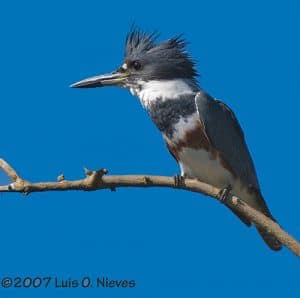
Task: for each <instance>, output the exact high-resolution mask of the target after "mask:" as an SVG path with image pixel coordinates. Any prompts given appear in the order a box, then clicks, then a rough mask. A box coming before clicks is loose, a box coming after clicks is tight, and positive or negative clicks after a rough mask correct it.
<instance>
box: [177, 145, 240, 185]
mask: <svg viewBox="0 0 300 298" xmlns="http://www.w3.org/2000/svg"><path fill="white" fill-rule="evenodd" d="M179 159H180V162H179V165H180V169H181V174H182V175H184V176H186V177H189V178H196V179H199V180H201V181H203V182H205V183H208V184H212V185H214V186H216V187H219V188H224V187H226V186H228V185H229V184H230V185H232V184H233V182H234V177H233V176H232V174H231V173H230V172H229V171H228V170H227V169H225V168H224V167H223V166H222V164H221V162H220V160H219V159H218V157H217V158H215V159H213V158H212V157H211V156H210V154H209V153H208V152H207V151H206V150H204V149H190V148H183V149H182V151H181V152H180V154H179Z"/></svg>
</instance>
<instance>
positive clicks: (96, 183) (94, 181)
mask: <svg viewBox="0 0 300 298" xmlns="http://www.w3.org/2000/svg"><path fill="white" fill-rule="evenodd" d="M84 172H85V174H86V178H85V180H86V182H87V184H86V188H87V189H89V190H90V189H97V188H101V186H103V180H102V178H103V176H104V175H106V174H108V170H107V169H100V170H97V171H91V170H89V169H84Z"/></svg>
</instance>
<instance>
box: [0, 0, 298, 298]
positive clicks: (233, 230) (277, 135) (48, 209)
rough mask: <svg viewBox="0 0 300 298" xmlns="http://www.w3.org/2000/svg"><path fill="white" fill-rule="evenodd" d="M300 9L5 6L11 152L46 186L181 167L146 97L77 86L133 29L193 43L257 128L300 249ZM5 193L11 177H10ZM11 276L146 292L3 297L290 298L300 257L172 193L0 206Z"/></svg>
mask: <svg viewBox="0 0 300 298" xmlns="http://www.w3.org/2000/svg"><path fill="white" fill-rule="evenodd" d="M296 2H297V1H195V2H189V1H184V2H182V1H164V2H163V1H151V2H150V1H149V2H141V1H132V2H130V1H124V2H114V1H110V2H109V1H26V2H24V1H5V2H2V3H1V4H0V26H1V47H0V65H1V70H0V84H1V117H0V126H1V151H0V155H1V156H2V157H4V158H5V159H6V160H7V161H8V162H10V163H11V164H12V165H13V166H14V167H15V168H16V169H17V170H18V171H19V172H20V174H21V175H23V176H24V178H26V179H28V180H31V181H44V180H55V179H56V177H57V175H59V174H60V173H62V172H63V173H64V174H65V176H66V178H67V179H77V178H81V177H83V168H84V167H88V168H91V169H99V168H102V167H106V168H108V169H109V170H110V173H111V174H125V173H137V174H139V173H149V174H160V175H173V174H175V173H177V172H178V168H177V165H176V163H175V162H174V160H173V159H172V157H171V156H170V155H169V153H168V151H167V150H166V148H165V145H164V144H163V141H162V139H161V136H160V133H159V132H158V131H157V130H156V128H155V127H154V125H153V124H152V122H151V120H150V119H149V118H148V116H147V114H146V112H145V111H144V110H143V108H142V107H141V105H140V103H139V102H138V100H137V98H134V97H132V96H131V95H130V94H129V92H127V91H125V90H119V89H117V88H107V89H94V90H73V89H70V88H69V85H70V84H71V83H73V82H75V81H77V80H80V79H82V78H85V77H86V76H91V75H95V74H98V73H102V72H108V71H111V70H113V69H114V68H115V67H117V66H119V65H120V64H121V62H122V57H123V47H124V39H125V35H126V32H127V31H128V29H129V27H130V24H131V23H132V21H135V22H136V23H137V24H138V25H139V26H140V27H141V28H143V29H145V30H150V31H151V30H153V29H158V30H160V31H161V32H162V35H161V38H162V39H163V38H169V37H171V36H173V35H176V34H178V33H185V36H186V38H187V39H188V40H189V41H190V42H191V44H190V45H189V50H190V51H191V53H192V55H193V57H195V59H196V60H197V61H198V70H199V72H200V73H201V78H200V83H201V85H202V87H203V88H204V89H206V90H207V91H208V92H209V93H210V94H211V95H213V96H215V97H217V98H221V99H222V100H224V101H225V102H226V103H227V104H228V105H230V106H231V107H232V108H233V110H234V111H235V113H236V115H237V117H238V118H239V120H240V122H241V125H242V127H243V129H244V131H245V134H246V137H247V142H248V145H249V147H250V150H251V152H252V155H253V158H254V160H255V164H256V168H257V172H258V175H259V179H260V183H261V187H262V191H263V194H264V196H265V198H266V200H267V202H268V204H269V206H270V208H271V210H272V212H273V214H274V216H275V217H276V218H277V219H278V220H279V222H280V223H281V225H282V226H283V227H284V228H285V229H286V230H287V231H289V232H290V233H291V234H293V235H294V236H295V237H296V238H298V239H300V230H299V227H300V220H299V212H300V211H299V210H300V200H299V193H298V191H297V188H298V185H299V170H298V169H299V165H300V159H299V154H298V153H299V150H300V146H299V122H298V121H299V108H300V104H299V68H300V58H299V52H300V43H299V25H300V21H299V6H298V5H297V4H296ZM0 182H1V183H6V182H7V181H6V177H5V176H4V175H3V173H0ZM0 225H1V246H0V264H1V266H0V277H1V278H2V277H4V276H11V277H16V276H19V275H21V276H26V275H29V276H42V277H43V276H49V275H50V276H57V277H58V278H60V279H68V278H81V277H82V276H84V275H88V276H91V277H92V278H93V277H96V276H100V277H102V276H106V277H108V278H111V279H134V280H135V281H136V283H137V286H136V288H134V289H95V288H93V289H54V288H53V287H51V288H48V289H2V288H0V292H1V294H0V295H1V297H21V296H22V297H41V295H42V296H43V297H53V296H54V295H55V297H77V296H78V297H83V295H84V297H145V298H146V297H147V298H148V297H149V298H150V297H183V296H184V297H220V296H221V295H222V296H230V297H241V295H242V296H243V297H253V296H254V295H257V296H262V295H268V296H270V297H281V296H282V295H283V294H285V295H290V294H293V293H298V292H299V273H300V269H299V260H298V259H297V258H296V257H294V255H292V253H291V252H290V251H288V250H287V249H283V250H282V252H280V253H274V252H272V251H270V250H268V249H267V247H266V246H265V245H264V243H263V242H262V241H261V239H260V238H259V237H258V235H257V233H256V231H255V230H254V229H253V228H251V229H248V228H246V227H245V226H244V225H242V224H241V223H240V222H239V220H238V219H236V218H235V217H234V216H233V215H232V214H231V213H230V212H228V210H227V209H225V208H224V207H223V206H221V204H219V203H217V202H215V201H214V200H212V199H208V198H206V197H204V196H202V195H198V194H195V193H188V192H184V191H175V190H170V189H154V188H153V189H118V190H117V192H114V193H111V192H110V191H98V192H93V193H84V192H65V193H50V192H47V193H35V194H31V195H29V196H27V197H24V196H22V195H19V194H1V195H0Z"/></svg>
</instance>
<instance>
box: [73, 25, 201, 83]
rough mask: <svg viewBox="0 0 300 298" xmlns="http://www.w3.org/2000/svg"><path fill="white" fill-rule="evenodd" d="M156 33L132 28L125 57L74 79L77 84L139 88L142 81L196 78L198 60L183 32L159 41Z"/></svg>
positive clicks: (126, 45) (126, 44)
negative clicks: (115, 66)
mask: <svg viewBox="0 0 300 298" xmlns="http://www.w3.org/2000/svg"><path fill="white" fill-rule="evenodd" d="M157 37H158V36H157V34H156V33H152V34H147V33H144V32H141V31H139V30H136V29H134V30H132V31H131V32H129V34H128V35H127V38H126V43H125V55H124V61H123V63H122V65H121V67H119V68H118V69H117V70H116V71H114V72H112V73H109V74H104V75H98V76H94V77H90V78H87V79H84V80H82V81H79V82H77V83H74V84H73V85H71V87H74V88H93V87H103V86H120V87H125V88H136V87H137V86H138V85H139V84H141V83H143V82H149V81H152V80H156V81H163V80H173V79H186V80H192V81H195V78H196V76H197V72H196V70H195V62H194V61H193V60H192V59H191V57H190V56H189V54H188V53H187V51H186V42H185V40H184V39H182V37H181V36H177V37H174V38H171V39H168V40H166V41H162V42H159V43H156V40H157Z"/></svg>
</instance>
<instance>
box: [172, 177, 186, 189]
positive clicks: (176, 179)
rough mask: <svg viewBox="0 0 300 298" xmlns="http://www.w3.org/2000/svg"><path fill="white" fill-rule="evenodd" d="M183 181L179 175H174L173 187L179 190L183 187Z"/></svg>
mask: <svg viewBox="0 0 300 298" xmlns="http://www.w3.org/2000/svg"><path fill="white" fill-rule="evenodd" d="M184 179H185V177H184V176H181V175H179V174H177V175H175V176H174V185H175V187H178V188H179V187H183V186H185V183H184Z"/></svg>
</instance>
